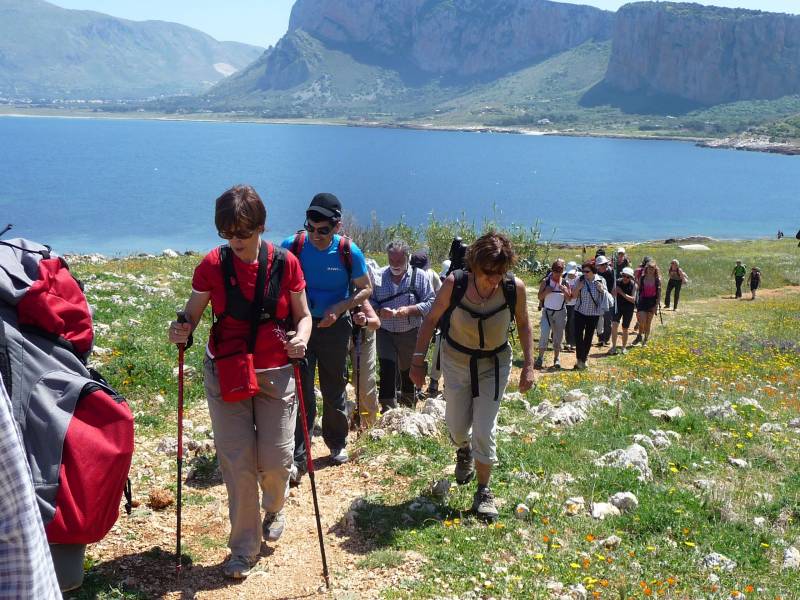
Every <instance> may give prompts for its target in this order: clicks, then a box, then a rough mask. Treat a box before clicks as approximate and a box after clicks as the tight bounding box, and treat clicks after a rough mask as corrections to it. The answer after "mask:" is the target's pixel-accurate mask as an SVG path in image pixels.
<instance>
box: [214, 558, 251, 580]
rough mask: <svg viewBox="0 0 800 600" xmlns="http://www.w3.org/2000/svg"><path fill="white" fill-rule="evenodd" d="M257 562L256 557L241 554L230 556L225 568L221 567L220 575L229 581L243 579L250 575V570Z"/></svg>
mask: <svg viewBox="0 0 800 600" xmlns="http://www.w3.org/2000/svg"><path fill="white" fill-rule="evenodd" d="M257 562H258V557H257V556H243V555H241V554H235V555H232V556H231V557H230V558H229V559H228V562H226V563H225V566H224V567H222V573H223V575H225V577H228V578H229V579H244V578H245V577H247V576H248V575H250V569H252V568H253V567H254V566H255V564H256V563H257Z"/></svg>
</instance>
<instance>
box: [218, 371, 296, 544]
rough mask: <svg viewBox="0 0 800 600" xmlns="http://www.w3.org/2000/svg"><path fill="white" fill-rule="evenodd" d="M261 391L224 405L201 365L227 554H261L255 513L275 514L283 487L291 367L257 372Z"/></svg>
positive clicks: (292, 417)
mask: <svg viewBox="0 0 800 600" xmlns="http://www.w3.org/2000/svg"><path fill="white" fill-rule="evenodd" d="M258 384H259V387H260V388H261V391H260V392H259V393H258V394H257V395H256V396H254V397H253V398H249V399H247V400H242V401H241V402H225V401H224V400H223V399H222V396H221V395H220V391H219V381H218V379H217V372H216V367H215V365H214V361H212V360H211V359H209V358H208V357H206V360H205V388H206V398H207V400H208V411H209V413H210V414H211V425H212V428H213V430H214V443H215V445H216V447H217V458H218V460H219V465H220V469H221V470H222V479H223V480H224V481H225V487H226V488H227V490H228V517H229V519H230V522H231V534H230V537H229V538H228V547H229V548H230V549H231V553H232V554H234V555H236V554H241V555H244V556H256V555H257V554H258V553H259V551H260V549H261V510H260V508H259V502H258V496H259V488H261V496H262V498H261V508H263V509H264V510H265V511H267V512H278V511H280V510H281V509H282V508H283V503H284V500H285V498H286V492H287V490H288V487H289V473H290V470H291V467H292V453H293V451H294V428H295V421H296V418H297V415H296V413H297V402H296V401H295V393H294V378H293V372H292V367H291V365H286V366H285V367H282V368H280V369H270V370H269V371H265V372H263V373H258Z"/></svg>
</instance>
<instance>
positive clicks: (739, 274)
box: [731, 260, 747, 298]
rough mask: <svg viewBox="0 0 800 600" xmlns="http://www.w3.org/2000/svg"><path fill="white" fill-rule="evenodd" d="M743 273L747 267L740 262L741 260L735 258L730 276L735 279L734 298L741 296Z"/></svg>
mask: <svg viewBox="0 0 800 600" xmlns="http://www.w3.org/2000/svg"><path fill="white" fill-rule="evenodd" d="M745 273H747V267H745V266H744V265H743V264H742V261H741V260H737V261H736V266H735V267H733V271H731V276H732V277H733V279H734V281H736V294H735V295H734V298H741V297H742V284H743V283H744V276H745Z"/></svg>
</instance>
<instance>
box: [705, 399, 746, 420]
mask: <svg viewBox="0 0 800 600" xmlns="http://www.w3.org/2000/svg"><path fill="white" fill-rule="evenodd" d="M703 414H704V415H705V416H706V418H707V419H719V420H724V419H736V418H738V417H739V415H738V414H737V413H736V409H735V408H733V404H731V403H730V402H729V401H727V400H726V401H725V402H723V403H722V404H713V405H709V406H706V407H704V408H703Z"/></svg>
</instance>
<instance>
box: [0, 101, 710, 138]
mask: <svg viewBox="0 0 800 600" xmlns="http://www.w3.org/2000/svg"><path fill="white" fill-rule="evenodd" d="M4 117H5V118H42V119H44V118H53V119H87V120H90V119H104V120H122V121H186V122H193V123H248V124H253V125H318V126H325V127H360V128H365V129H405V130H411V131H446V132H454V133H494V134H507V135H527V136H533V137H540V136H550V137H586V138H606V139H621V140H652V141H673V142H692V143H695V144H698V143H700V142H713V141H714V140H717V139H718V138H712V137H702V136H682V135H666V134H654V135H648V134H644V133H643V134H636V133H618V132H612V131H570V130H558V129H550V130H542V129H533V128H526V127H510V126H502V125H480V124H465V125H438V124H434V123H390V122H383V121H349V120H346V119H341V120H340V119H313V118H312V119H264V118H258V117H252V116H244V115H242V116H241V117H238V116H236V115H229V114H222V113H214V114H213V116H212V115H211V114H209V115H206V114H198V113H190V114H185V115H167V114H163V113H148V112H142V113H130V112H120V113H109V112H92V111H88V110H86V111H84V110H68V109H53V108H30V109H26V108H24V107H19V106H13V107H11V106H10V105H3V106H0V118H4Z"/></svg>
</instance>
